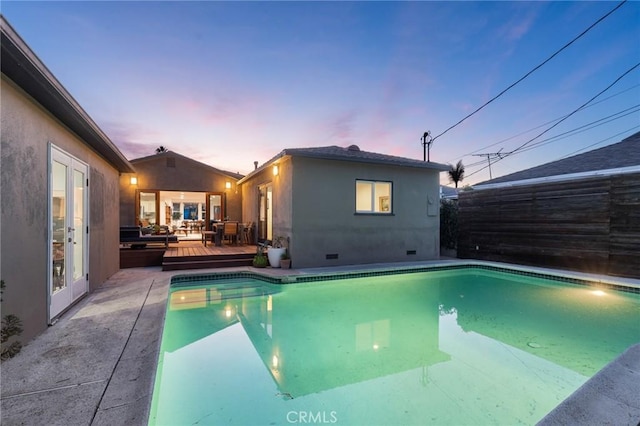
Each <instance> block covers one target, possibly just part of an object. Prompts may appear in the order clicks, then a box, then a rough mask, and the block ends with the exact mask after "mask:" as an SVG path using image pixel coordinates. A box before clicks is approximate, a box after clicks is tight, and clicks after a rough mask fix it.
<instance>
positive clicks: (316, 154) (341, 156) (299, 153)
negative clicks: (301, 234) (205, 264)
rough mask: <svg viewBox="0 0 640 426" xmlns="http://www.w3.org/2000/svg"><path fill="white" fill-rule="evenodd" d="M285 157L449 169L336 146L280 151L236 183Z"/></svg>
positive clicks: (357, 148) (419, 161) (431, 163)
mask: <svg viewBox="0 0 640 426" xmlns="http://www.w3.org/2000/svg"><path fill="white" fill-rule="evenodd" d="M285 156H291V157H308V158H318V159H322V160H337V161H353V162H357V163H370V164H382V165H388V166H400V167H417V168H421V169H432V170H438V171H441V172H442V171H447V170H449V168H450V167H449V166H448V165H446V164H440V163H434V162H430V161H421V160H416V159H413V158H405V157H396V156H394V155H386V154H378V153H376V152H368V151H361V150H360V148H359V147H358V146H357V145H351V146H348V147H346V148H343V147H340V146H336V145H332V146H321V147H315V148H287V149H284V150H282V151H281V152H280V153H279V154H278V155H276V156H275V157H273V158H272V159H270V160H269V161H267V162H266V163H264V164H263V165H262V166H260V167H258V168H257V169H256V170H254V171H252V172H251V173H249V174H248V175H247V176H245V178H244V179H242V180H241V181H240V182H238V183H242V181H243V180H245V179H247V178H249V177H250V176H252V175H254V174H256V173H258V172H260V171H261V170H263V169H264V168H266V167H268V166H269V165H270V164H272V163H274V162H276V161H277V160H278V159H280V158H282V157H285Z"/></svg>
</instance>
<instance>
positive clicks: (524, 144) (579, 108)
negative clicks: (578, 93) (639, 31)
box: [467, 62, 640, 178]
mask: <svg viewBox="0 0 640 426" xmlns="http://www.w3.org/2000/svg"><path fill="white" fill-rule="evenodd" d="M639 66H640V62H638V63H637V64H635V65H634V66H632V67H631V68H629V69H628V70H627V71H625V72H624V73H622V75H620V76H619V77H618V78H616V79H615V80H614V81H613V83H611V84H609V85H608V86H607V87H605V88H604V89H602V90H601V91H600V92H598V93H597V94H596V95H595V96H593V97H592V98H591V99H589V100H588V101H587V102H585V103H584V104H582V105H581V106H579V107H578V108H576V109H574V110H573V111H572V112H570V113H569V114H567V115H566V116H564V117H563V118H562V119H560V120H559V121H557V122H556V123H555V124H553V125H552V126H550V127H548V128H547V129H546V130H544V131H542V132H541V133H539V134H538V135H537V136H535V137H533V138H531V139H529V140H528V141H526V142H525V143H523V144H522V145H520V146H519V147H517V148H516V149H514V150H513V151H511V152H510V153H509V154H508V155H505V156H503V157H502V158H499V159H497V160H496V162H498V161H500V160H504V159H505V158H507V157H509V156H511V155H513V154H516V153H518V152H520V151H521V150H522V149H523V148H524V147H526V146H527V145H529V144H531V143H532V142H533V141H535V140H536V139H538V138H539V137H540V136H542V135H544V134H545V133H547V132H548V131H550V130H551V129H553V128H555V127H556V126H558V125H559V124H560V123H562V122H563V121H565V120H566V119H568V118H569V117H571V116H572V115H574V114H575V113H577V112H578V111H580V110H581V109H582V108H584V107H585V106H587V105H589V104H590V103H591V102H593V101H594V100H595V99H596V98H597V97H598V96H600V95H602V94H603V93H604V92H606V91H607V90H609V89H610V88H612V87H613V86H614V85H615V84H616V83H617V82H618V81H620V80H621V79H622V78H624V77H625V76H626V75H627V74H629V73H630V72H632V71H633V70H635V69H636V68H638V67H639ZM494 164H495V163H494ZM484 169H486V167H483V168H482V169H480V170H476V171H475V172H473V173H471V174H469V175H467V178H468V177H470V176H473V175H474V174H476V173H479V172H481V171H482V170H484Z"/></svg>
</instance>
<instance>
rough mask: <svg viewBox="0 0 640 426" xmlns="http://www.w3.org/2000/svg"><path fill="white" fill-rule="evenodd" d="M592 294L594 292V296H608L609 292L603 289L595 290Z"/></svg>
mask: <svg viewBox="0 0 640 426" xmlns="http://www.w3.org/2000/svg"><path fill="white" fill-rule="evenodd" d="M591 294H593V295H594V296H606V294H607V293H605V292H604V291H602V290H593V291H592V292H591Z"/></svg>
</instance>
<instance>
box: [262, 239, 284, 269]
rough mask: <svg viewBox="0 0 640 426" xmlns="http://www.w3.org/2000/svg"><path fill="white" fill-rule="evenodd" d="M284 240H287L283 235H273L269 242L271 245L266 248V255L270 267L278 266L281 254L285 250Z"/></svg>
mask: <svg viewBox="0 0 640 426" xmlns="http://www.w3.org/2000/svg"><path fill="white" fill-rule="evenodd" d="M285 241H287V239H286V238H285V237H280V236H278V237H274V238H273V241H272V242H271V247H269V250H267V257H268V258H269V264H270V265H271V267H272V268H279V267H280V259H281V258H282V254H283V253H285V252H286V251H287V249H286V247H284V243H285Z"/></svg>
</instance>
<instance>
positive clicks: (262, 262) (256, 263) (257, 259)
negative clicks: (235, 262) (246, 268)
mask: <svg viewBox="0 0 640 426" xmlns="http://www.w3.org/2000/svg"><path fill="white" fill-rule="evenodd" d="M264 249H265V246H264V245H263V244H258V251H257V252H256V255H255V256H254V257H253V267H254V268H266V267H267V262H268V260H267V257H266V256H265V255H264Z"/></svg>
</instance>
